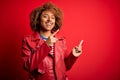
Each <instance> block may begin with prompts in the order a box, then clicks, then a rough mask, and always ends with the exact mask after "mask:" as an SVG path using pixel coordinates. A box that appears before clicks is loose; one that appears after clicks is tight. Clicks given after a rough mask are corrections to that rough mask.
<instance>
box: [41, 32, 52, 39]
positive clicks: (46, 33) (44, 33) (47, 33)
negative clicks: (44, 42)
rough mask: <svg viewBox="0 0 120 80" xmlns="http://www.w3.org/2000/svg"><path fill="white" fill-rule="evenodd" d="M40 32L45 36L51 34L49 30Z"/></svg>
mask: <svg viewBox="0 0 120 80" xmlns="http://www.w3.org/2000/svg"><path fill="white" fill-rule="evenodd" d="M40 34H42V35H43V36H44V37H45V38H48V37H49V36H50V35H51V31H40Z"/></svg>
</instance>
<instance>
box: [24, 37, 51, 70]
mask: <svg viewBox="0 0 120 80" xmlns="http://www.w3.org/2000/svg"><path fill="white" fill-rule="evenodd" d="M50 50H51V48H50V47H48V46H47V44H46V43H45V42H43V43H42V44H41V46H40V48H39V49H38V50H36V51H33V50H31V48H30V46H29V44H28V42H27V39H26V38H24V39H23V41H22V59H23V63H24V64H23V65H24V68H25V69H26V70H27V71H29V72H32V71H34V70H35V69H37V67H38V65H39V64H40V63H41V61H42V60H43V59H44V58H45V56H47V55H48V53H49V51H50Z"/></svg>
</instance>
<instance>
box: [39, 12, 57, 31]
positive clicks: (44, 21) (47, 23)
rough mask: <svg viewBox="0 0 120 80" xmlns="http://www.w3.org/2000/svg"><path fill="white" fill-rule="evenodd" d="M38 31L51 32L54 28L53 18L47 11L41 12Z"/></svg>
mask: <svg viewBox="0 0 120 80" xmlns="http://www.w3.org/2000/svg"><path fill="white" fill-rule="evenodd" d="M40 26H41V27H40V30H43V31H51V30H52V29H53V28H54V26H55V16H54V14H53V13H52V12H51V11H49V10H46V11H43V12H42V14H41V16H40Z"/></svg>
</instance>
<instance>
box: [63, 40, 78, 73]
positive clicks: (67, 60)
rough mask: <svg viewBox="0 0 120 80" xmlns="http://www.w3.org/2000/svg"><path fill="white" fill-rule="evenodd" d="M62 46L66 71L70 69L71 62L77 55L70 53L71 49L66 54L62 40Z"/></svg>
mask: <svg viewBox="0 0 120 80" xmlns="http://www.w3.org/2000/svg"><path fill="white" fill-rule="evenodd" d="M64 47H65V57H64V62H65V66H66V70H67V71H68V70H70V69H71V68H72V66H73V64H74V63H75V61H76V60H77V58H78V57H75V56H74V55H73V54H72V51H71V52H70V53H69V54H68V50H67V46H66V41H64Z"/></svg>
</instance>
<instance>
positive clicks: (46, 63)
mask: <svg viewBox="0 0 120 80" xmlns="http://www.w3.org/2000/svg"><path fill="white" fill-rule="evenodd" d="M54 46H55V53H54V57H52V56H50V55H49V52H50V50H51V48H50V47H49V46H47V44H46V42H45V41H44V40H42V39H41V38H40V35H39V33H38V32H34V33H33V34H32V35H28V36H25V37H24V39H23V41H22V59H23V66H24V69H25V70H26V71H28V72H29V74H30V76H29V78H30V80H67V77H66V71H67V70H69V69H70V68H71V67H72V65H73V64H74V62H75V61H76V59H77V58H76V57H74V56H73V54H72V53H70V54H69V55H68V56H67V47H66V42H65V39H64V38H58V41H57V42H56V43H55V45H54ZM50 67H52V68H50ZM51 69H52V70H51ZM53 75H54V79H53V77H51V76H53Z"/></svg>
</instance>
